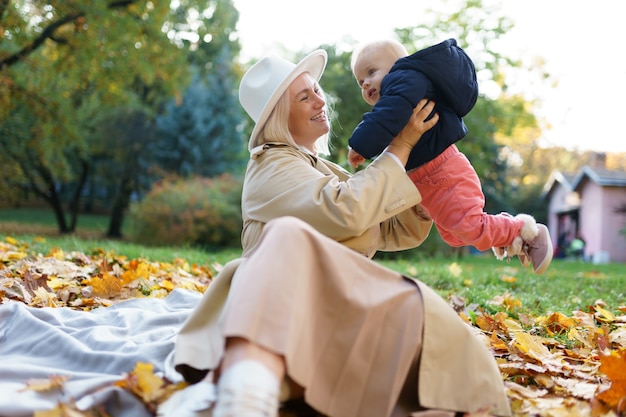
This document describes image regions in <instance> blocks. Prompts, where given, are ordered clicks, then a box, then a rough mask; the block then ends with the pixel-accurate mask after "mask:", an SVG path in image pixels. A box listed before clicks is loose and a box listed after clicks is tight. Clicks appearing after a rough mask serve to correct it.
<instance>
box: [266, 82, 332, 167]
mask: <svg viewBox="0 0 626 417" xmlns="http://www.w3.org/2000/svg"><path fill="white" fill-rule="evenodd" d="M321 94H323V95H324V96H326V94H325V93H324V92H323V90H322V91H321ZM326 102H327V103H328V100H326ZM326 107H327V109H328V107H329V106H328V104H327V105H326ZM289 110H290V108H289V94H288V93H287V91H285V92H284V93H283V95H282V96H281V97H280V98H279V99H278V102H277V103H276V106H275V107H274V109H273V110H272V112H271V113H270V115H269V117H268V118H267V122H265V126H263V128H262V129H261V131H260V132H259V135H258V137H257V140H256V144H255V146H259V145H262V144H264V143H268V142H279V143H285V144H287V145H289V146H293V147H294V148H298V149H302V147H301V146H299V145H298V144H297V143H296V141H295V140H294V139H293V136H291V132H290V131H289ZM326 113H327V115H328V114H330V110H327V112H326ZM328 117H329V120H328V122H329V123H330V116H328ZM329 136H330V135H329V133H326V134H324V135H322V136H320V137H319V139H317V140H316V141H315V144H314V145H313V146H314V149H313V151H315V153H316V154H318V155H329V154H330V149H329V147H330V139H329Z"/></svg>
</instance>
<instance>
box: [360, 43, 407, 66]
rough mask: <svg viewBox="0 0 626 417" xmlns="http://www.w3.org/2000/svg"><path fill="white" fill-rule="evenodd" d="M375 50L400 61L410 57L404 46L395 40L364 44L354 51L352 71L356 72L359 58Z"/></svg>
mask: <svg viewBox="0 0 626 417" xmlns="http://www.w3.org/2000/svg"><path fill="white" fill-rule="evenodd" d="M373 49H376V50H379V49H382V50H383V51H385V52H386V53H388V54H389V56H391V57H393V58H395V59H400V58H403V57H405V56H408V55H409V52H408V51H407V50H406V48H405V47H404V45H402V44H401V43H400V42H398V41H396V40H394V39H381V40H377V41H371V42H366V43H362V44H360V45H359V46H357V47H356V48H354V50H353V51H352V55H351V57H350V69H351V70H352V72H354V66H355V65H356V61H357V60H358V59H359V56H360V55H361V54H362V53H363V52H368V51H371V50H373Z"/></svg>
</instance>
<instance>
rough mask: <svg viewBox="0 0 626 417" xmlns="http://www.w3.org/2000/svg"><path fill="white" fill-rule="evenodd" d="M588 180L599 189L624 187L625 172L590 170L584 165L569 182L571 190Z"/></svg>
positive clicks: (625, 181) (625, 183)
mask: <svg viewBox="0 0 626 417" xmlns="http://www.w3.org/2000/svg"><path fill="white" fill-rule="evenodd" d="M585 178H588V179H589V180H591V181H593V182H595V183H596V184H598V185H599V186H601V187H626V171H616V170H608V169H604V168H592V167H590V166H589V165H585V166H584V167H583V168H582V169H581V170H580V172H579V173H578V175H576V177H575V178H574V179H573V180H572V182H571V187H572V188H571V189H572V190H576V189H577V188H578V187H579V186H580V185H581V183H582V182H583V181H584V180H585Z"/></svg>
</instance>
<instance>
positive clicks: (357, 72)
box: [354, 48, 396, 106]
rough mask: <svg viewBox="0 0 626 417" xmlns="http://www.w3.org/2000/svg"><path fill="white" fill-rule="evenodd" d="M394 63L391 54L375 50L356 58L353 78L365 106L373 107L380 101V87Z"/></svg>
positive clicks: (366, 51)
mask: <svg viewBox="0 0 626 417" xmlns="http://www.w3.org/2000/svg"><path fill="white" fill-rule="evenodd" d="M395 61H396V60H395V58H393V57H392V56H391V54H389V53H385V51H382V50H380V49H375V48H371V49H368V50H365V51H363V52H361V54H360V55H359V57H358V58H357V60H356V62H355V64H354V77H355V78H356V82H357V84H359V87H361V96H363V100H365V102H366V103H367V104H369V105H371V106H373V105H374V104H376V102H378V99H380V85H381V83H382V82H383V78H385V75H387V74H388V73H389V70H390V69H391V67H392V66H393V64H394V63H395Z"/></svg>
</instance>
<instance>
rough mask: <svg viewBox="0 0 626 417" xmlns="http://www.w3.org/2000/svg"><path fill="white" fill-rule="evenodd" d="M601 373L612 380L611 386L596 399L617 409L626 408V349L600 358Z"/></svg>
mask: <svg viewBox="0 0 626 417" xmlns="http://www.w3.org/2000/svg"><path fill="white" fill-rule="evenodd" d="M600 362H601V365H600V369H599V370H600V372H601V373H603V374H604V375H606V376H607V377H608V378H609V379H610V380H611V386H610V387H609V388H608V389H607V390H604V391H602V392H600V393H599V394H598V395H597V396H596V398H598V399H599V400H600V401H602V402H604V403H605V404H607V405H608V406H610V407H612V408H615V409H617V407H618V405H619V406H626V404H625V403H626V349H622V350H620V351H611V352H610V353H609V354H605V355H602V356H600Z"/></svg>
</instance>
